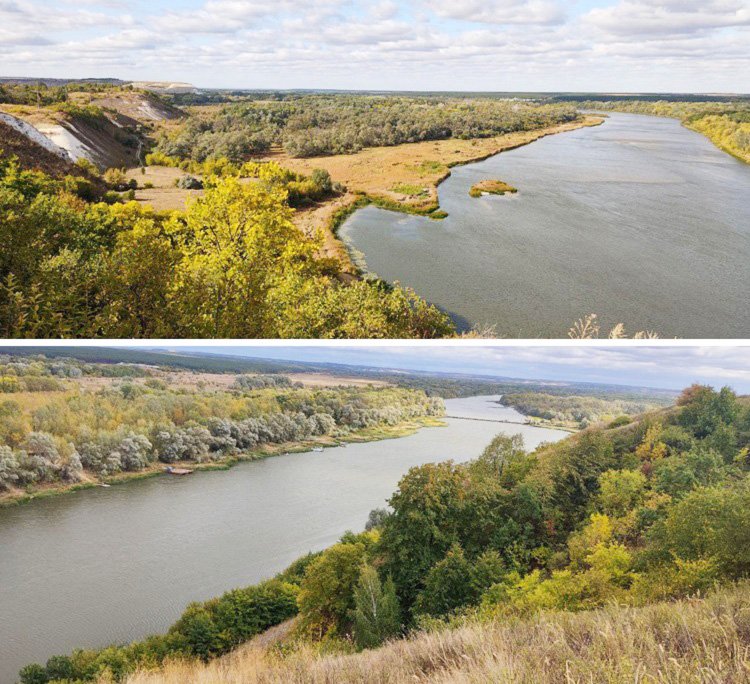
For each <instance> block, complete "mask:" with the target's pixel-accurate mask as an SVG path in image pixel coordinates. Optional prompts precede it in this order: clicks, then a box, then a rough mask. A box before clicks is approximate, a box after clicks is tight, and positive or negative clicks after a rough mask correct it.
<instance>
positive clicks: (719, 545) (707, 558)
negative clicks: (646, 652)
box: [21, 385, 750, 684]
mask: <svg viewBox="0 0 750 684" xmlns="http://www.w3.org/2000/svg"><path fill="white" fill-rule="evenodd" d="M749 445H750V404H748V402H747V400H744V399H738V398H737V397H736V396H735V394H734V393H733V392H732V391H731V390H730V389H728V388H724V389H722V390H721V391H718V392H717V391H714V390H713V389H711V388H709V387H704V386H699V385H695V386H692V387H690V388H688V389H686V390H685V391H684V392H683V393H682V395H681V396H680V397H679V399H678V402H677V406H676V407H674V408H671V409H666V410H665V409H662V410H659V411H656V412H652V413H650V414H647V415H646V416H644V417H642V418H641V419H639V420H637V421H635V422H632V423H630V424H628V425H617V426H610V427H606V428H592V429H589V430H586V431H584V432H582V433H579V434H578V435H575V436H573V437H571V438H569V439H567V440H565V441H563V442H559V443H557V444H554V445H546V446H545V445H542V446H540V447H539V448H538V449H537V450H536V451H535V452H533V453H528V452H527V451H526V450H525V449H524V447H523V443H522V440H521V438H520V437H518V436H515V437H507V436H504V435H501V436H498V437H497V438H495V439H494V440H493V441H492V443H491V444H490V445H489V446H488V447H487V448H486V450H485V451H484V453H483V454H482V455H481V456H480V457H479V458H478V459H476V460H474V461H470V462H468V463H465V464H460V465H459V464H456V463H453V462H444V463H433V464H427V465H424V466H419V467H415V468H413V469H411V470H410V471H409V473H408V474H407V475H406V476H404V478H403V479H402V480H401V482H400V484H399V487H398V490H397V491H396V492H395V493H394V494H393V496H392V497H391V499H390V509H389V510H382V511H380V510H379V511H374V512H373V513H372V514H371V516H370V520H369V521H368V524H367V530H366V531H365V532H363V533H361V534H354V533H347V534H346V535H344V537H343V538H342V539H341V541H340V542H339V543H338V544H336V545H334V546H332V547H330V548H328V549H326V550H325V551H323V552H322V553H319V554H314V555H309V556H307V557H304V558H302V559H300V560H299V561H297V562H296V563H295V564H294V565H292V566H291V567H290V568H289V569H288V570H287V571H285V572H284V573H281V574H280V575H279V576H277V577H276V578H274V579H272V580H269V581H267V582H264V583H261V584H259V585H256V586H253V587H249V588H247V589H237V590H234V591H231V592H228V593H227V594H225V595H224V596H222V597H220V598H218V599H214V600H212V601H208V602H205V603H195V604H192V605H190V606H189V607H188V608H187V609H186V611H185V613H184V614H183V615H182V617H181V618H180V619H179V620H178V621H177V622H176V623H175V624H174V625H173V627H172V628H171V629H170V630H169V632H168V633H167V634H165V635H161V636H154V637H151V638H149V639H146V640H144V641H141V642H137V643H134V644H130V645H126V646H120V647H118V646H112V647H110V648H106V649H103V650H79V651H76V652H74V653H73V654H72V655H71V656H58V657H54V658H51V659H50V661H49V662H48V663H47V664H46V665H30V666H28V667H26V668H24V670H23V671H22V673H21V681H22V682H23V684H42V683H45V682H51V681H58V680H83V681H91V680H95V679H97V678H100V677H105V676H106V677H112V678H114V679H115V680H116V681H119V680H122V679H124V678H125V677H126V675H127V674H128V673H129V672H132V671H133V670H135V669H138V668H145V669H150V668H154V667H157V666H158V665H159V664H160V663H162V662H164V661H165V660H166V659H169V658H175V657H178V658H199V659H202V660H205V661H208V660H211V659H213V658H216V657H217V656H219V655H221V654H223V653H226V652H228V651H230V650H231V649H232V648H234V647H235V646H237V645H238V644H240V643H242V642H243V641H245V640H247V639H248V638H250V637H251V636H253V635H254V634H257V633H259V632H261V631H263V630H264V629H266V628H268V627H269V626H271V625H274V624H278V623H280V622H282V621H284V620H286V619H287V618H289V617H292V616H296V618H297V619H296V622H295V627H294V635H293V637H292V638H291V641H289V642H288V643H287V645H286V646H285V647H284V651H283V652H281V657H283V654H284V653H286V654H287V655H289V654H292V655H293V654H294V652H295V651H297V650H299V649H302V650H305V649H307V651H308V652H309V649H310V648H313V649H314V652H317V653H322V654H326V653H328V654H330V653H352V652H355V651H358V650H362V649H369V648H373V647H376V646H378V645H379V644H381V643H383V642H384V641H386V640H388V639H394V638H398V637H400V636H401V635H402V634H404V633H405V632H407V631H410V630H412V631H413V630H426V631H427V632H432V631H435V630H437V631H438V632H441V631H442V630H445V629H446V628H452V627H457V626H461V625H467V624H468V625H487V626H488V627H487V628H489V626H490V625H497V624H505V625H506V626H507V627H508V630H509V631H510V632H511V633H512V630H513V628H520V626H519V625H520V623H519V622H518V621H517V620H518V619H519V618H523V617H525V616H531V615H536V614H538V613H539V612H540V611H563V612H568V613H570V612H577V611H585V610H590V609H593V608H596V607H599V606H604V605H607V604H611V603H617V604H620V605H626V606H644V605H649V604H651V603H653V602H656V601H664V600H672V599H676V598H680V597H685V596H694V595H699V594H702V593H704V592H706V591H709V590H711V589H712V588H715V587H717V586H722V585H727V584H729V583H731V582H733V581H735V580H739V579H742V578H745V577H747V576H748V575H749V574H750V557H749V556H748V549H750V517H749V516H750V480H749V479H748V473H750V459H749V458H748V446H749ZM661 610H662V613H665V612H668V611H669V608H668V607H664V608H662V609H661Z"/></svg>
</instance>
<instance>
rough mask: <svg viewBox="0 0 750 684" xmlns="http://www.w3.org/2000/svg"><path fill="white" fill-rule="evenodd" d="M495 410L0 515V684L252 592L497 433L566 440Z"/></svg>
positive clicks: (530, 440)
mask: <svg viewBox="0 0 750 684" xmlns="http://www.w3.org/2000/svg"><path fill="white" fill-rule="evenodd" d="M497 399H498V397H471V398H468V399H451V400H448V401H446V408H447V413H448V415H450V416H456V417H455V418H448V419H446V423H447V425H446V426H445V427H436V428H424V429H421V430H419V431H418V432H417V433H415V434H413V435H410V436H408V437H402V438H398V439H392V440H384V441H379V442H368V443H365V444H350V445H348V446H347V447H335V448H330V449H325V450H324V451H323V452H307V453H300V454H288V455H284V456H275V457H273V458H268V459H265V460H262V461H255V462H249V463H241V464H239V465H237V466H235V467H234V468H231V469H230V470H218V471H208V472H202V473H196V474H195V475H192V476H190V477H181V478H180V477H177V478H176V477H170V476H167V475H163V476H158V477H153V478H149V479H144V480H137V481H131V482H128V483H126V484H122V485H118V486H113V487H110V488H108V489H103V488H96V489H87V490H83V491H79V492H75V493H72V494H66V495H61V496H57V497H52V498H47V499H40V500H37V501H32V502H31V503H28V504H25V505H20V506H16V507H12V508H7V509H2V510H0V606H1V607H2V620H0V683H2V684H7V683H9V682H13V681H15V680H14V678H15V675H16V673H17V672H18V670H19V668H20V667H22V666H23V665H25V664H27V663H29V662H33V661H46V659H47V658H48V657H49V656H50V655H54V654H58V653H67V652H69V651H71V650H72V649H73V648H77V647H88V648H93V647H99V646H104V645H107V644H109V643H113V642H127V641H131V640H134V639H138V638H140V637H143V636H145V635H147V634H152V633H156V632H162V631H164V630H165V629H166V628H167V627H168V626H169V625H170V624H171V623H172V622H174V620H175V619H176V618H177V617H178V616H179V615H180V613H181V612H182V610H183V609H184V608H185V606H186V605H187V604H188V603H189V602H190V601H199V600H205V599H208V598H211V597H213V596H218V595H219V594H221V593H223V592H225V591H227V590H228V589H231V588H234V587H238V586H246V585H250V584H254V583H256V582H258V581H259V580H262V579H264V578H267V577H269V576H271V575H273V574H275V573H277V572H279V571H280V570H283V569H284V568H285V567H286V566H287V565H289V563H291V562H292V561H293V560H295V559H296V558H298V557H300V556H302V555H303V554H305V553H307V552H308V551H316V550H319V549H323V548H325V547H327V546H330V545H331V544H333V543H335V542H336V540H337V539H338V538H339V537H340V536H341V534H343V533H344V532H345V531H346V530H349V529H351V530H355V531H359V530H361V529H363V528H364V525H365V522H366V520H367V515H368V513H369V512H370V511H371V510H372V509H373V508H377V507H380V506H384V505H385V502H386V499H387V498H388V497H389V496H390V495H391V494H392V493H393V491H394V490H395V488H396V486H397V484H398V481H399V479H400V478H401V476H402V475H403V474H404V473H405V472H406V471H407V470H408V469H409V468H411V467H412V466H415V465H420V464H423V463H429V462H435V461H442V460H446V459H454V460H466V459H471V458H474V457H476V456H478V455H479V454H480V453H481V451H482V449H483V448H484V447H485V446H486V445H487V444H488V443H489V441H490V440H491V439H492V438H493V437H494V436H495V435H496V434H498V433H500V432H503V433H507V434H516V433H519V432H520V433H522V434H523V436H524V440H525V443H526V446H527V448H534V447H536V446H537V445H538V444H539V443H541V442H544V441H556V440H558V439H561V438H563V437H565V436H566V433H564V432H561V431H559V430H550V429H545V428H537V427H531V426H528V425H519V424H513V423H519V422H521V421H523V416H522V415H521V414H519V413H518V412H516V411H515V410H514V409H511V408H506V407H502V406H500V405H499V404H497V403H495V401H496V400H497ZM472 418H481V419H482V420H472ZM488 419H494V420H496V421H509V422H508V423H503V422H490V420H488Z"/></svg>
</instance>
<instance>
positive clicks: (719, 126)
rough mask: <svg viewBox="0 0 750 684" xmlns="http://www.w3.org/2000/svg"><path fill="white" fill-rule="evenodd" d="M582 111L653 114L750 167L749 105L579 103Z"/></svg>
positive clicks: (663, 102)
mask: <svg viewBox="0 0 750 684" xmlns="http://www.w3.org/2000/svg"><path fill="white" fill-rule="evenodd" d="M579 104H580V106H581V108H583V109H596V110H599V111H608V110H609V111H618V112H630V113H633V114H652V115H656V116H669V117H673V118H676V119H680V121H682V123H683V124H684V125H685V126H687V127H688V128H691V129H693V130H694V131H697V132H698V133H702V134H703V135H705V136H706V137H707V138H708V139H709V140H711V142H713V143H714V144H715V145H716V146H717V147H719V148H721V149H722V150H724V151H725V152H728V153H729V154H731V155H734V156H735V157H737V158H738V159H740V160H741V161H744V162H747V163H750V102H748V101H747V100H738V101H737V102H692V101H690V102H684V101H683V102H673V101H666V100H660V101H657V102H654V101H641V100H631V101H622V100H614V101H600V100H591V101H586V102H581V103H579Z"/></svg>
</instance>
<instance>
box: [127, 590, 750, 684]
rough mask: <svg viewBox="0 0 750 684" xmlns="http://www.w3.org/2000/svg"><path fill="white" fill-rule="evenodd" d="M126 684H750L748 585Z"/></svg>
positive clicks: (236, 656)
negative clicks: (358, 651)
mask: <svg viewBox="0 0 750 684" xmlns="http://www.w3.org/2000/svg"><path fill="white" fill-rule="evenodd" d="M126 681H127V683H128V684H178V683H179V684H182V683H183V682H191V684H253V683H256V682H257V683H263V684H281V683H282V682H283V683H284V684H294V683H296V684H303V683H304V684H329V683H332V682H336V683H337V684H339V683H341V684H355V683H356V684H415V683H423V682H430V684H600V683H601V684H626V683H627V684H709V683H710V684H741V683H743V682H750V584H747V583H745V584H741V585H739V586H737V587H731V588H727V589H724V590H721V591H719V592H718V593H715V594H712V595H710V596H708V598H706V599H702V600H684V601H678V602H673V603H660V604H655V605H652V606H649V607H646V608H625V607H617V606H612V607H609V608H605V609H601V610H597V611H590V612H584V613H576V614H574V613H546V614H541V615H538V616H536V617H533V618H530V619H527V620H519V621H516V622H506V623H500V622H498V623H484V624H482V623H474V624H468V625H466V626H464V627H460V628H458V629H454V630H445V631H440V632H432V633H418V634H416V635H415V636H414V637H412V638H409V639H405V640H400V641H395V642H391V643H390V644H387V645H385V646H384V647H382V648H380V649H377V650H372V651H365V652H363V653H361V654H355V655H338V656H337V655H329V656H320V655H317V654H316V653H315V652H313V651H312V650H306V649H302V650H299V651H296V652H295V651H293V652H292V653H291V654H290V655H288V656H286V657H281V656H279V655H277V651H275V650H274V649H270V650H268V649H266V648H264V647H263V646H262V645H261V646H258V647H254V648H253V647H249V648H247V647H246V648H240V649H238V650H237V651H235V652H234V653H232V654H230V655H229V656H226V657H225V658H223V659H221V660H216V661H214V662H212V663H209V664H207V665H204V664H202V663H191V662H174V663H171V664H169V665H167V666H166V667H165V668H164V669H163V670H161V671H156V672H151V673H149V672H141V673H137V674H135V675H133V676H131V677H130V678H129V679H127V680H126Z"/></svg>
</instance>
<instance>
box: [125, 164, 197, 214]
mask: <svg viewBox="0 0 750 684" xmlns="http://www.w3.org/2000/svg"><path fill="white" fill-rule="evenodd" d="M184 175H186V174H185V172H184V171H183V170H182V169H173V168H170V167H168V166H147V167H145V173H144V172H143V171H141V169H140V168H134V169H129V170H128V172H127V177H128V178H135V180H136V181H137V182H138V186H139V187H138V190H136V192H135V199H136V201H137V202H140V203H141V204H149V205H151V206H152V207H153V208H154V209H156V210H157V211H174V210H178V211H182V210H183V209H184V208H185V204H186V203H187V201H188V199H189V198H190V197H193V196H195V195H201V194H203V191H202V190H185V189H183V188H178V187H176V186H175V181H177V180H179V179H180V178H182V177H183V176H184ZM147 183H150V184H151V185H153V187H152V188H144V187H143V186H144V185H146V184H147Z"/></svg>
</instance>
